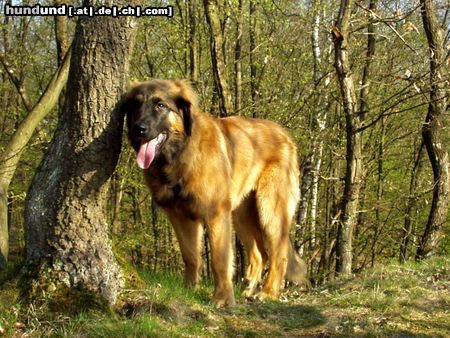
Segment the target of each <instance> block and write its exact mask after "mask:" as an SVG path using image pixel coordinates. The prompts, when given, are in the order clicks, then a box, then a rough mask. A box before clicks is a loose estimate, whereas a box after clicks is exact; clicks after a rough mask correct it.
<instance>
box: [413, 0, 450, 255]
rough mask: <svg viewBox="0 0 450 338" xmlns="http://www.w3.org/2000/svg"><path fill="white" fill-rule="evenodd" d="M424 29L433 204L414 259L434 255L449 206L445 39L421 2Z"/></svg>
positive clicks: (425, 0) (429, 5) (427, 0)
mask: <svg viewBox="0 0 450 338" xmlns="http://www.w3.org/2000/svg"><path fill="white" fill-rule="evenodd" d="M420 4H421V14H422V21H423V27H424V30H425V34H426V36H427V41H428V47H429V50H430V102H429V105H428V113H427V116H426V118H425V123H424V124H423V127H422V138H423V141H424V144H425V147H426V149H427V153H428V157H429V159H430V163H431V167H432V168H433V179H434V182H433V183H434V185H433V200H432V202H431V209H430V213H429V215H428V221H427V224H426V225H425V230H424V233H423V235H422V238H421V240H420V244H419V247H418V248H417V253H416V259H423V258H425V257H428V256H431V255H434V254H435V253H436V251H437V249H438V246H439V243H440V240H441V238H442V236H443V234H442V228H443V226H444V223H445V222H446V220H447V213H448V204H449V189H450V176H449V155H448V151H447V150H446V149H445V145H444V143H443V142H442V136H441V134H442V132H444V130H445V129H444V115H445V113H446V110H447V95H448V90H447V86H448V85H447V84H446V81H445V70H444V66H445V59H446V53H445V39H444V34H443V30H442V28H441V27H440V25H439V23H438V21H437V17H436V12H435V9H434V7H433V2H432V1H431V0H421V1H420Z"/></svg>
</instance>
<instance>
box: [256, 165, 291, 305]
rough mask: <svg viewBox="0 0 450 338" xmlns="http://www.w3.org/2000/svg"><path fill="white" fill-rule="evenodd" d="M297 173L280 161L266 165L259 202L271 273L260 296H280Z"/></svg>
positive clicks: (260, 180)
mask: <svg viewBox="0 0 450 338" xmlns="http://www.w3.org/2000/svg"><path fill="white" fill-rule="evenodd" d="M294 174H295V172H290V171H289V170H286V166H282V164H281V163H277V162H275V163H272V164H269V165H268V166H266V168H264V170H263V172H262V174H261V176H260V178H259V181H258V185H257V190H256V205H257V209H258V214H259V218H260V222H261V229H262V232H263V235H264V241H265V243H266V245H267V248H268V251H269V272H268V275H267V279H266V280H265V283H264V286H263V288H262V291H261V292H260V293H259V294H258V298H260V299H264V298H272V299H276V298H278V295H279V291H280V288H281V283H282V280H283V278H284V276H285V274H286V269H287V264H288V259H289V249H290V247H289V246H290V241H289V227H290V224H291V221H292V218H293V215H294V212H295V206H296V204H297V201H298V186H295V184H296V183H297V182H298V180H297V179H296V176H294Z"/></svg>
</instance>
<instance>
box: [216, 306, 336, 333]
mask: <svg viewBox="0 0 450 338" xmlns="http://www.w3.org/2000/svg"><path fill="white" fill-rule="evenodd" d="M233 312H234V314H233V316H230V317H228V319H227V320H226V321H225V322H226V325H225V327H224V328H223V331H224V333H225V334H226V335H227V336H240V337H260V336H280V335H287V336H298V335H299V334H301V332H306V331H309V330H311V329H312V330H313V331H315V330H314V328H317V329H318V327H319V326H321V325H323V324H325V323H326V322H327V320H326V318H325V317H324V316H323V315H322V314H321V312H320V311H319V310H318V309H316V308H315V307H312V306H308V305H300V304H283V303H277V302H268V303H262V304H245V305H242V306H239V307H238V309H237V310H236V311H233Z"/></svg>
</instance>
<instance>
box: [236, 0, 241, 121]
mask: <svg viewBox="0 0 450 338" xmlns="http://www.w3.org/2000/svg"><path fill="white" fill-rule="evenodd" d="M242 3H243V0H239V1H238V11H237V16H236V44H235V46H234V81H235V84H234V111H235V112H236V113H237V114H238V115H240V114H241V108H242V107H241V106H242V99H241V97H242V61H241V58H242V56H241V55H242Z"/></svg>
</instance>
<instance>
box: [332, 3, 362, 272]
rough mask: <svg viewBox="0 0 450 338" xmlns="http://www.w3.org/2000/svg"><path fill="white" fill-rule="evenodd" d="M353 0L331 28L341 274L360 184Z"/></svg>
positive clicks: (348, 266)
mask: <svg viewBox="0 0 450 338" xmlns="http://www.w3.org/2000/svg"><path fill="white" fill-rule="evenodd" d="M353 3H354V1H353V0H342V1H341V4H340V8H339V14H338V18H337V20H336V22H335V25H334V27H333V30H332V34H333V42H334V50H335V68H336V72H337V77H338V80H339V86H340V91H341V96H342V102H343V108H344V112H345V121H346V141H347V142H346V170H345V184H344V194H343V197H342V206H341V209H342V213H341V216H340V220H339V226H338V236H337V240H338V244H337V252H336V259H337V261H336V270H337V272H339V273H341V274H342V275H350V274H351V272H352V240H353V228H354V225H355V223H356V219H357V214H358V204H359V191H360V185H361V182H360V181H361V157H362V153H361V152H362V149H361V148H362V144H361V134H360V133H358V132H357V130H358V128H359V127H360V117H359V115H358V114H357V110H356V94H355V87H354V82H353V77H352V73H351V69H350V61H349V58H348V55H349V44H348V43H349V23H350V16H351V11H352V8H353Z"/></svg>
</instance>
